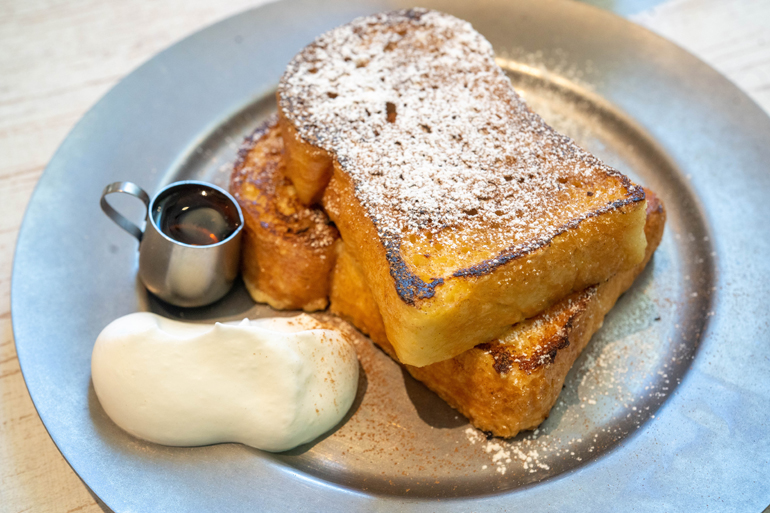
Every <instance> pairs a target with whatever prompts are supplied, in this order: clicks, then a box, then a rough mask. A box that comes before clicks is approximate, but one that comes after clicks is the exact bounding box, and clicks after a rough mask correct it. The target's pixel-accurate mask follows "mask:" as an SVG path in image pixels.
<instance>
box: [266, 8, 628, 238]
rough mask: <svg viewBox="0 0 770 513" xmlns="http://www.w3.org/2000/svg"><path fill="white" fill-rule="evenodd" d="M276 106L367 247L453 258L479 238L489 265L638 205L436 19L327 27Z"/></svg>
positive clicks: (285, 82) (432, 15) (456, 25)
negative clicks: (354, 210)
mask: <svg viewBox="0 0 770 513" xmlns="http://www.w3.org/2000/svg"><path fill="white" fill-rule="evenodd" d="M279 95H280V107H281V110H282V111H283V113H284V115H285V116H286V117H287V118H288V119H289V120H290V121H291V122H292V123H293V124H294V125H295V127H297V129H298V132H299V134H300V135H301V136H302V137H303V138H304V139H305V140H306V141H308V142H310V143H311V144H313V145H315V146H319V147H321V148H323V149H325V150H327V151H329V152H330V153H331V154H333V155H334V156H335V157H336V159H337V161H338V162H339V164H340V165H341V166H342V167H343V169H345V171H346V172H347V173H349V175H350V176H351V177H352V179H353V182H354V184H355V187H356V194H357V197H358V198H359V200H360V201H361V203H362V205H363V206H364V208H365V209H366V211H367V212H368V214H369V216H370V218H371V219H372V220H373V221H374V223H375V225H376V226H377V229H378V232H379V235H380V236H381V237H383V238H385V239H391V240H392V239H394V238H395V239H398V240H400V241H401V243H402V244H407V245H408V244H410V241H409V240H408V239H406V238H404V237H403V234H404V233H407V232H411V233H415V232H424V233H430V234H431V235H439V237H438V238H436V239H434V241H436V242H438V243H440V244H444V245H446V244H449V245H451V246H453V247H457V246H459V245H465V246H468V245H473V244H474V243H478V242H481V241H480V240H478V237H482V238H483V239H484V240H483V243H484V245H485V247H488V248H489V249H490V251H492V252H499V251H501V250H502V249H509V248H513V247H518V248H520V249H521V248H527V247H530V246H537V245H540V244H542V243H543V242H544V241H546V240H549V239H550V238H552V237H553V236H555V235H556V234H557V233H559V231H560V230H561V229H563V226H564V225H565V224H566V223H569V222H570V221H572V220H575V219H580V218H583V217H585V216H586V215H588V214H589V213H590V212H595V211H597V210H599V209H601V208H603V207H606V206H608V205H610V204H612V203H613V202H616V201H617V200H618V199H619V198H623V197H628V196H629V195H632V194H634V193H636V192H637V191H636V189H635V188H634V187H633V186H632V185H631V184H630V182H628V181H627V179H625V177H623V176H622V175H620V173H618V172H617V171H614V170H613V169H611V168H609V167H607V166H605V165H604V164H602V163H601V162H599V161H598V160H597V159H596V158H595V157H593V156H591V155H590V154H588V153H587V152H585V151H583V150H582V149H580V148H579V147H578V146H577V145H576V144H575V143H574V142H573V141H572V140H571V139H569V138H567V137H565V136H562V135H559V134H557V133H556V132H554V131H553V130H552V129H551V128H550V127H549V126H548V125H546V124H545V123H544V122H543V120H542V119H541V118H540V117H539V116H538V115H536V114H534V113H533V112H531V111H530V110H529V109H528V108H527V106H526V104H525V103H524V101H523V100H522V99H521V98H520V97H519V96H518V95H517V94H516V92H515V91H514V90H513V88H512V87H511V85H510V82H509V81H508V78H507V77H506V76H505V74H504V73H503V72H502V70H501V69H500V68H499V67H498V66H497V65H496V64H495V61H494V54H493V50H492V47H491V45H490V44H489V42H488V41H486V40H485V39H484V38H483V37H482V36H481V35H480V34H478V33H477V32H476V31H474V30H473V29H472V27H471V26H470V24H468V23H467V22H465V21H462V20H459V19H457V18H454V17H452V16H449V15H446V14H442V13H438V12H434V11H426V10H422V9H412V10H408V11H398V12H394V13H385V14H378V15H374V16H370V17H366V18H360V19H358V20H355V21H353V22H352V23H350V24H347V25H343V26H341V27H338V28H336V29H334V30H332V31H330V32H328V33H326V34H324V35H322V36H320V37H319V38H318V39H317V40H316V41H315V42H314V43H313V44H311V45H309V46H308V47H307V48H305V50H303V51H302V52H301V53H300V54H298V55H297V57H295V58H294V60H292V62H291V63H290V64H289V66H288V68H287V71H286V73H285V75H284V77H283V78H282V80H281V84H280V86H279ZM608 176H609V177H613V179H614V181H613V182H612V183H613V186H612V187H610V188H608V187H607V186H606V180H607V177H608ZM600 183H605V186H604V187H598V184H600ZM447 228H450V230H446V229H447ZM447 234H449V235H447ZM442 236H443V237H444V238H443V239H442V238H441V237H442ZM412 242H413V241H412Z"/></svg>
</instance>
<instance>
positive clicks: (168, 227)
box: [153, 184, 240, 246]
mask: <svg viewBox="0 0 770 513" xmlns="http://www.w3.org/2000/svg"><path fill="white" fill-rule="evenodd" d="M153 218H154V220H155V223H156V225H157V226H158V228H160V231H161V232H163V233H164V234H166V235H167V236H168V237H171V238H172V239H174V240H175V241H178V242H181V243H183V244H189V245H191V246H208V245H211V244H217V243H219V242H222V241H223V240H225V239H227V238H228V237H229V236H230V235H232V234H233V232H234V231H235V230H236V229H238V226H240V218H239V216H238V211H237V210H236V208H235V206H234V205H233V203H232V201H231V200H230V199H229V198H227V196H225V195H224V194H222V193H221V192H219V191H218V190H216V189H211V188H209V187H206V186H203V185H198V184H187V185H185V186H180V187H176V188H174V189H173V190H172V191H170V192H169V194H167V195H165V196H163V197H160V198H158V199H157V200H156V201H155V205H154V206H153Z"/></svg>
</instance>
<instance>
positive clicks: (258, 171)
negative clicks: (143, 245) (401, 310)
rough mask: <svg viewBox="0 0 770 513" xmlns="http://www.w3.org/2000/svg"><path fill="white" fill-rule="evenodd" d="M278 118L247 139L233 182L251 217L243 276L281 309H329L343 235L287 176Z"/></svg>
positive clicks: (262, 299)
mask: <svg viewBox="0 0 770 513" xmlns="http://www.w3.org/2000/svg"><path fill="white" fill-rule="evenodd" d="M283 148H284V145H283V138H282V136H281V131H280V129H279V128H278V124H277V119H276V118H275V117H274V118H272V119H270V120H268V121H267V122H265V123H264V124H263V125H261V126H260V127H258V128H257V129H256V130H255V131H254V132H253V133H252V134H251V135H250V136H249V137H247V138H246V141H245V142H244V145H243V146H242V147H241V149H240V151H239V154H238V159H237V161H236V163H235V166H234V168H233V173H232V175H231V178H230V192H231V193H232V194H233V196H234V197H235V199H236V200H237V201H238V204H239V205H240V206H241V210H242V211H243V216H244V218H245V221H246V222H245V229H244V234H243V240H242V258H241V274H242V276H243V281H244V283H245V284H246V289H247V290H248V291H249V294H250V295H251V297H252V298H253V299H254V301H257V302H259V303H267V304H269V305H270V306H272V307H273V308H276V309H279V310H285V309H289V310H293V309H302V310H305V311H308V312H311V311H314V310H323V309H324V308H326V306H327V305H328V302H329V301H328V297H329V289H330V286H331V272H332V269H333V267H334V262H335V260H336V256H337V255H336V250H335V243H336V242H337V241H338V240H339V232H338V231H337V229H336V228H335V227H334V225H333V224H332V223H331V222H330V221H329V218H328V217H327V215H326V214H325V213H324V211H323V210H322V209H321V208H318V207H307V206H305V205H304V204H303V203H302V202H300V201H299V199H298V198H297V193H296V189H295V188H294V185H293V184H292V183H291V181H289V180H288V179H287V178H286V176H285V173H284V171H285V167H286V166H285V161H284V158H283Z"/></svg>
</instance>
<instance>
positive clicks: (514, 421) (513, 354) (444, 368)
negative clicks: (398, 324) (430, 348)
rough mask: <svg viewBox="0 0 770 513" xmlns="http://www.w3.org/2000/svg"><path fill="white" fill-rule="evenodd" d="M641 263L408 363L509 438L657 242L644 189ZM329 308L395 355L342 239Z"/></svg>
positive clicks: (536, 421)
mask: <svg viewBox="0 0 770 513" xmlns="http://www.w3.org/2000/svg"><path fill="white" fill-rule="evenodd" d="M647 198H648V199H647V222H646V226H645V234H646V238H647V249H646V254H645V258H644V260H643V261H642V262H641V263H640V264H637V265H636V266H635V267H634V268H633V269H630V270H628V271H624V272H621V273H619V274H617V275H615V276H613V277H612V278H610V279H609V280H608V281H605V282H603V283H601V284H599V285H594V286H591V287H588V288H586V289H584V290H582V291H580V292H576V293H573V294H571V295H570V296H568V297H566V298H564V299H562V300H561V301H559V302H558V303H556V304H555V305H553V306H552V307H550V308H549V309H548V310H546V311H544V312H542V313H541V314H540V315H538V316H536V317H534V318H531V319H527V320H525V321H522V322H519V323H517V324H516V325H514V326H513V327H509V329H508V330H507V331H506V332H505V333H504V334H503V335H502V336H501V337H500V338H499V339H498V340H494V341H492V342H489V343H485V344H480V345H478V346H476V347H474V348H472V349H469V350H468V351H465V352H464V353H462V354H460V355H458V356H456V357H454V358H452V359H449V360H444V361H442V362H438V363H434V364H431V365H427V366H424V367H414V366H411V365H405V367H406V369H407V370H408V371H409V373H410V374H412V376H414V377H415V378H416V379H418V380H419V381H422V382H423V383H424V384H425V385H426V386H428V388H430V389H431V390H433V391H434V392H436V393H437V394H438V395H439V396H440V397H441V398H442V399H444V400H445V401H446V402H447V403H449V404H450V405H451V406H453V407H454V408H456V409H457V410H458V411H459V412H460V413H462V414H463V415H465V416H466V417H468V419H469V420H470V421H471V423H472V424H473V425H474V426H476V427H477V428H479V429H481V430H484V431H490V432H492V433H493V434H494V435H496V436H502V437H511V436H515V435H516V434H517V433H518V432H519V431H522V430H527V429H534V428H535V427H537V426H538V425H540V423H541V422H543V421H544V420H545V419H546V418H547V417H548V413H549V412H550V410H551V408H552V407H553V405H554V404H555V402H556V399H557V397H558V396H559V393H560V392H561V389H562V385H563V384H564V379H565V378H566V376H567V373H568V372H569V370H570V368H571V367H572V365H573V364H574V363H575V360H576V359H577V357H578V356H579V355H580V352H581V351H582V350H583V348H585V346H586V344H588V341H589V340H590V339H591V336H592V335H593V334H594V333H595V332H596V330H598V329H599V328H600V327H601V325H602V322H603V320H604V316H605V315H606V314H607V312H609V311H610V309H611V308H612V306H613V305H614V304H615V302H616V301H617V299H618V297H619V296H620V295H621V294H622V293H623V292H624V291H625V290H626V289H628V287H630V286H631V284H632V283H633V281H634V279H635V278H636V276H637V275H638V274H639V273H640V272H641V271H642V270H643V269H644V267H645V265H646V264H647V262H648V261H649V259H650V258H651V256H652V253H653V252H654V251H655V248H657V246H658V244H659V243H660V240H661V237H662V235H663V225H664V223H665V217H666V216H665V211H664V209H663V205H662V204H661V203H660V201H658V199H657V198H656V197H655V196H654V195H653V194H652V193H650V192H648V193H647ZM330 308H331V311H332V312H333V313H335V314H337V315H339V316H341V317H342V318H344V319H346V320H348V321H349V322H351V323H352V324H353V325H355V326H356V327H357V328H359V329H360V330H361V331H363V332H364V333H366V334H368V335H369V336H370V338H371V339H372V340H373V341H374V342H375V343H377V345H379V346H380V347H382V348H383V349H384V350H385V351H386V352H387V353H388V354H390V356H392V357H393V358H394V359H396V360H398V358H397V356H396V354H395V351H394V350H393V347H392V346H391V344H390V343H389V342H388V339H387V337H386V334H385V329H384V326H383V322H382V318H381V317H380V314H379V312H378V311H377V310H376V303H375V302H374V300H373V298H372V294H371V292H370V291H369V289H368V286H367V285H366V282H365V277H364V273H363V271H362V269H361V266H360V265H359V264H358V263H357V262H356V261H355V259H354V258H353V257H352V255H351V254H350V252H348V251H347V250H346V246H345V245H344V244H343V245H341V247H340V254H339V257H338V259H337V265H336V266H335V268H334V279H333V281H332V295H331V307H330Z"/></svg>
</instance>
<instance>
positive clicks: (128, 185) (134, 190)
mask: <svg viewBox="0 0 770 513" xmlns="http://www.w3.org/2000/svg"><path fill="white" fill-rule="evenodd" d="M114 192H122V193H125V194H130V195H131V196H134V197H136V198H139V199H140V200H142V201H143V202H144V205H145V207H146V208H148V209H149V208H150V196H149V195H148V194H147V193H146V192H144V189H142V188H141V187H139V186H138V185H136V184H135V183H132V182H114V183H111V184H110V185H108V186H107V187H105V188H104V192H102V199H101V201H99V204H100V205H101V207H102V210H103V211H104V213H105V214H107V217H109V218H110V219H112V220H113V221H115V223H116V224H117V225H118V226H120V227H121V228H123V229H124V230H126V231H127V232H128V233H130V234H131V235H133V236H134V237H136V240H138V241H139V242H142V235H144V233H143V232H142V230H140V229H139V227H138V226H136V225H135V224H134V223H132V222H131V221H129V220H128V219H126V218H125V217H123V215H121V214H120V212H118V211H117V210H115V209H114V208H112V205H110V204H109V203H107V195H108V194H112V193H114Z"/></svg>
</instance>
